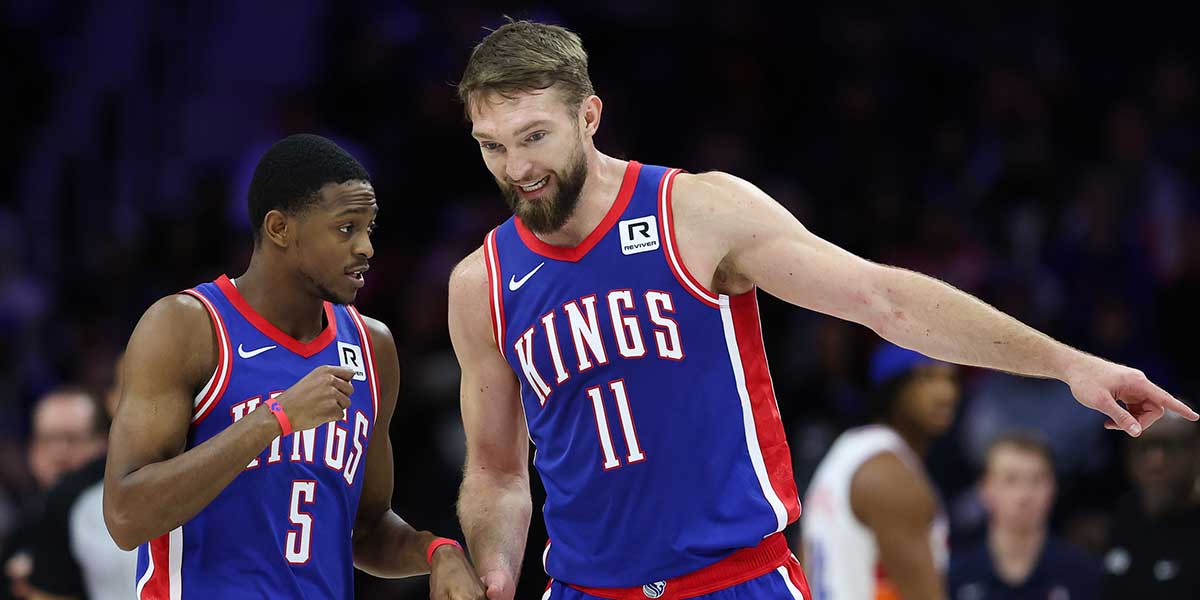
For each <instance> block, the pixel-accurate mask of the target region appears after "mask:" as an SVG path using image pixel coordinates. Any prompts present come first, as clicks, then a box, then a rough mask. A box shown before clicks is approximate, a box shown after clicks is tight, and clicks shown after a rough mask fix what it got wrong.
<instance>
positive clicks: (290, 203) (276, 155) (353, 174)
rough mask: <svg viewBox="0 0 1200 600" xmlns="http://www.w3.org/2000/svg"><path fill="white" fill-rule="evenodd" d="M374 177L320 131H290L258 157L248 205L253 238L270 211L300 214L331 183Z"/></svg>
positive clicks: (367, 180) (257, 235)
mask: <svg viewBox="0 0 1200 600" xmlns="http://www.w3.org/2000/svg"><path fill="white" fill-rule="evenodd" d="M352 180H353V181H365V182H368V183H369V182H370V181H371V175H370V173H368V172H367V169H366V168H364V167H363V166H362V165H361V164H359V162H358V161H357V160H355V159H354V157H353V156H350V153H349V152H346V151H345V150H343V149H342V148H341V147H340V146H338V145H337V144H335V143H333V142H332V141H330V140H328V139H326V138H323V137H321V136H319V135H312V134H307V133H302V134H297V135H290V136H288V137H285V138H283V139H282V140H279V141H278V142H275V144H274V145H273V146H271V148H270V149H269V150H267V153H266V154H264V155H263V157H262V158H261V159H260V160H259V161H258V166H257V167H255V169H254V178H253V179H252V180H251V181H250V193H249V194H248V195H247V199H246V205H247V209H248V210H249V212H250V225H251V226H252V227H253V228H254V242H255V244H257V243H258V242H259V241H261V240H262V225H263V220H264V219H266V217H267V213H268V212H270V211H272V210H280V211H283V212H285V213H287V214H292V215H294V214H298V213H299V212H302V211H304V210H306V209H308V208H310V207H311V206H312V205H313V204H314V203H315V202H316V201H317V199H318V198H319V195H318V192H320V191H321V188H322V187H323V186H325V184H328V183H345V182H347V181H352Z"/></svg>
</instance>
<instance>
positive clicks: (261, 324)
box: [214, 275, 337, 358]
mask: <svg viewBox="0 0 1200 600" xmlns="http://www.w3.org/2000/svg"><path fill="white" fill-rule="evenodd" d="M214 283H216V284H217V287H218V288H220V289H221V293H223V294H225V298H226V299H228V300H229V303H230V304H232V305H233V307H234V308H236V309H237V311H238V312H239V313H241V315H242V317H244V318H245V319H246V320H247V321H249V322H250V324H251V325H253V326H254V328H255V329H257V330H258V331H259V332H260V333H262V334H263V335H265V336H267V337H269V338H271V339H272V340H274V341H275V342H276V343H277V344H279V345H280V346H283V347H284V348H287V349H288V350H291V351H292V352H295V353H296V354H299V355H300V356H302V357H304V358H309V357H311V356H312V355H314V354H316V353H318V352H320V351H322V350H324V349H325V347H326V346H328V345H329V342H332V341H333V340H334V338H336V337H337V318H336V317H335V316H334V314H333V305H332V304H330V303H328V302H326V303H325V323H326V325H325V330H324V331H322V332H321V334H320V335H318V336H317V337H315V338H313V339H312V341H310V342H307V343H305V342H301V341H300V340H297V339H296V338H294V337H292V336H290V335H288V334H286V333H284V332H283V331H282V330H281V329H279V328H278V327H276V326H274V325H272V324H271V322H270V321H268V320H267V319H266V318H264V317H263V316H262V315H260V314H258V312H257V311H255V310H254V309H253V308H251V307H250V303H249V302H246V299H245V298H243V297H242V293H241V292H239V291H238V289H237V286H235V285H233V282H232V281H230V280H229V276H228V275H222V276H220V277H218V278H217V280H216V281H215V282H214Z"/></svg>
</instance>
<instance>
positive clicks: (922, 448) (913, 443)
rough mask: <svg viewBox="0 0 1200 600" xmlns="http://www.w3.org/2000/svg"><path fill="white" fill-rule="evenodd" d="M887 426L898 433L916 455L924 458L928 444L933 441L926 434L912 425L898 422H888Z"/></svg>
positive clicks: (927, 450) (927, 451)
mask: <svg viewBox="0 0 1200 600" xmlns="http://www.w3.org/2000/svg"><path fill="white" fill-rule="evenodd" d="M888 426H889V427H891V428H892V429H895V430H896V433H898V434H900V437H901V439H903V440H904V443H906V444H908V447H909V448H912V450H913V452H914V453H915V454H916V455H917V456H919V457H921V458H922V459H924V458H925V456H926V455H928V454H929V446H930V444H932V443H933V440H932V439H930V437H929V436H928V435H925V434H924V433H921V432H920V431H918V430H917V429H916V428H914V427H906V426H904V425H901V424H900V423H888Z"/></svg>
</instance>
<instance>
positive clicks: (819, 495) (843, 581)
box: [801, 425, 949, 600]
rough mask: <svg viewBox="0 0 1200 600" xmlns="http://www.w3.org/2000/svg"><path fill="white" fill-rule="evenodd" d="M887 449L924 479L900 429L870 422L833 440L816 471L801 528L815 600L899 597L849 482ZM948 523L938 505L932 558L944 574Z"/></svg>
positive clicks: (805, 568) (806, 500)
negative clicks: (855, 506) (853, 500)
mask: <svg viewBox="0 0 1200 600" xmlns="http://www.w3.org/2000/svg"><path fill="white" fill-rule="evenodd" d="M882 452H891V453H893V454H895V455H896V456H898V457H900V459H901V460H903V461H904V462H905V463H907V464H908V465H909V466H910V467H911V468H912V469H913V471H914V474H915V475H917V476H920V477H925V468H924V467H923V466H922V464H921V460H920V458H919V457H918V456H917V455H916V453H914V452H913V450H912V448H910V447H909V446H908V444H907V443H905V441H904V439H903V438H901V437H900V435H899V434H898V433H896V431H895V430H894V429H892V428H890V427H887V426H884V425H868V426H866V427H859V428H856V429H851V430H849V431H846V432H845V433H843V434H842V435H841V436H839V437H838V438H837V440H835V441H834V443H833V447H831V448H830V449H829V453H828V454H826V455H825V458H824V459H822V461H821V464H820V465H819V466H818V467H817V471H816V473H815V474H814V475H813V480H812V484H811V485H809V488H808V492H807V493H806V494H805V497H804V514H803V515H802V516H801V530H802V534H803V540H804V561H805V564H804V571H805V573H806V574H807V575H808V581H809V586H810V588H811V590H812V594H813V599H814V600H892V599H897V600H898V599H899V598H900V596H899V595H898V594H897V592H896V590H895V588H893V587H892V585H891V584H890V583H889V582H888V581H887V579H886V574H885V573H884V571H883V567H882V565H881V564H880V563H879V548H878V547H877V546H876V545H875V536H874V534H872V533H871V530H870V529H868V528H867V527H866V526H865V525H863V524H862V523H861V522H860V521H859V520H858V518H857V517H855V516H854V511H853V510H852V509H851V508H850V482H851V481H852V480H853V479H854V474H855V473H856V472H858V468H859V467H860V466H862V464H863V463H865V462H866V461H867V460H868V459H870V458H872V457H874V456H875V455H877V454H880V453H882ZM948 534H949V523H948V521H947V519H946V516H945V513H944V512H943V511H942V509H941V506H940V504H939V507H938V512H937V516H936V517H935V518H934V522H933V526H932V527H931V528H930V532H929V543H930V545H931V547H932V549H933V559H934V563H935V566H936V567H937V568H938V570H939V571H942V572H944V571H945V569H946V562H947V558H948V548H947V535H948Z"/></svg>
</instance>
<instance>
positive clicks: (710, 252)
mask: <svg viewBox="0 0 1200 600" xmlns="http://www.w3.org/2000/svg"><path fill="white" fill-rule="evenodd" d="M673 203H674V204H673V205H674V207H675V212H676V214H677V216H676V219H677V223H676V230H677V232H678V235H679V240H680V248H681V253H682V254H683V259H684V261H685V262H686V263H687V264H688V265H689V267H694V269H693V272H694V273H701V274H707V276H708V277H709V279H710V280H711V282H712V285H713V287H714V288H716V289H717V291H720V292H724V293H729V294H737V293H741V292H744V291H747V290H749V289H751V288H752V287H753V286H756V285H757V286H758V287H761V288H762V289H764V290H766V291H767V292H768V293H770V294H771V295H773V296H776V297H778V298H781V299H783V300H786V301H788V302H790V303H792V304H795V305H797V306H802V307H805V308H809V309H812V310H815V311H818V312H823V313H825V314H829V315H833V316H835V317H839V318H842V319H846V320H849V321H854V322H857V323H860V324H862V325H866V326H867V327H870V328H871V329H873V330H874V331H875V332H876V333H878V334H879V335H880V336H882V337H884V338H886V339H888V340H890V341H892V342H894V343H896V344H898V345H900V346H904V347H906V348H911V349H914V350H917V351H920V352H921V353H923V354H926V355H928V356H931V357H934V358H937V359H940V360H945V361H948V362H954V363H959V364H965V365H972V366H979V367H988V368H992V369H999V370H1003V371H1008V372H1011V373H1017V374H1020V375H1027V376H1034V377H1052V378H1055V379H1059V380H1061V381H1063V382H1065V383H1067V384H1068V385H1070V386H1071V388H1072V392H1073V393H1074V394H1075V397H1076V398H1077V399H1078V400H1079V401H1080V402H1081V403H1083V404H1084V405H1086V406H1089V407H1091V408H1094V409H1096V410H1099V411H1101V412H1104V413H1105V414H1107V415H1108V416H1109V417H1110V418H1112V419H1113V421H1115V423H1116V424H1118V425H1119V426H1120V427H1121V428H1122V429H1125V430H1126V431H1129V432H1130V433H1133V434H1137V433H1138V432H1140V428H1142V427H1145V426H1148V425H1149V424H1150V423H1153V422H1154V421H1155V420H1157V419H1158V417H1160V416H1161V415H1162V412H1163V409H1164V408H1166V409H1169V410H1173V411H1175V412H1178V413H1180V414H1183V415H1185V416H1187V417H1188V418H1189V419H1191V420H1196V419H1197V418H1198V416H1197V415H1196V414H1195V413H1194V412H1192V411H1191V410H1190V409H1189V408H1187V407H1186V406H1185V405H1183V404H1182V403H1180V402H1179V401H1178V400H1176V399H1174V398H1172V397H1171V396H1170V395H1169V394H1167V393H1166V392H1164V391H1162V390H1161V389H1159V388H1158V387H1157V386H1155V385H1154V384H1153V383H1150V382H1149V381H1148V380H1147V379H1146V377H1145V375H1143V374H1142V373H1141V372H1140V371H1137V370H1134V369H1129V368H1126V367H1121V366H1119V365H1115V364H1113V363H1109V362H1107V361H1104V360H1102V359H1099V358H1096V357H1094V356H1091V355H1088V354H1085V353H1083V352H1080V351H1078V350H1075V349H1073V348H1070V347H1068V346H1067V345H1065V344H1062V343H1060V342H1057V341H1055V340H1053V339H1052V338H1050V337H1049V336H1047V335H1045V334H1043V333H1041V332H1039V331H1037V330H1035V329H1033V328H1031V327H1029V326H1027V325H1025V324H1023V323H1021V322H1020V321H1017V320H1016V319H1014V318H1012V317H1010V316H1008V315H1006V314H1004V313H1002V312H1000V311H998V310H996V309H995V308H992V307H991V306H989V305H987V304H986V303H984V302H983V301H981V300H979V299H978V298H975V297H973V296H971V295H970V294H967V293H965V292H962V291H960V290H957V289H955V288H954V287H952V286H950V285H948V284H946V283H943V282H941V281H938V280H936V279H934V278H932V277H928V276H926V275H922V274H920V273H914V272H912V271H908V270H905V269H900V268H896V267H889V266H886V265H880V264H876V263H873V262H871V261H868V260H865V259H862V258H860V257H858V256H855V255H853V254H851V253H849V252H847V251H845V250H843V249H841V248H839V247H837V246H835V245H833V244H831V243H829V242H827V241H825V240H823V239H821V238H819V237H817V236H816V235H813V234H812V233H811V232H809V231H808V230H807V229H805V228H804V226H803V225H801V224H800V222H799V221H797V220H796V218H795V217H794V216H792V214H791V213H789V212H788V211H787V210H786V209H784V208H783V207H782V206H780V205H779V204H778V203H776V202H775V201H774V200H772V199H771V198H770V197H769V196H767V195H766V194H765V193H763V192H762V190H759V189H758V188H756V187H754V186H753V185H751V184H749V183H747V182H745V181H743V180H740V179H737V178H735V177H732V176H730V175H726V174H723V173H705V174H701V175H680V176H678V177H677V178H676V183H675V192H674V194H673ZM702 283H708V281H704V280H702ZM1114 396H1115V397H1114ZM1116 399H1120V400H1122V401H1125V402H1126V403H1127V404H1128V405H1130V407H1131V410H1132V411H1133V413H1134V414H1133V415H1132V416H1131V415H1130V414H1129V413H1128V412H1126V411H1125V410H1124V409H1122V408H1121V407H1120V406H1119V405H1118V404H1117V403H1116V402H1115V400H1116ZM1135 417H1136V418H1135Z"/></svg>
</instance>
